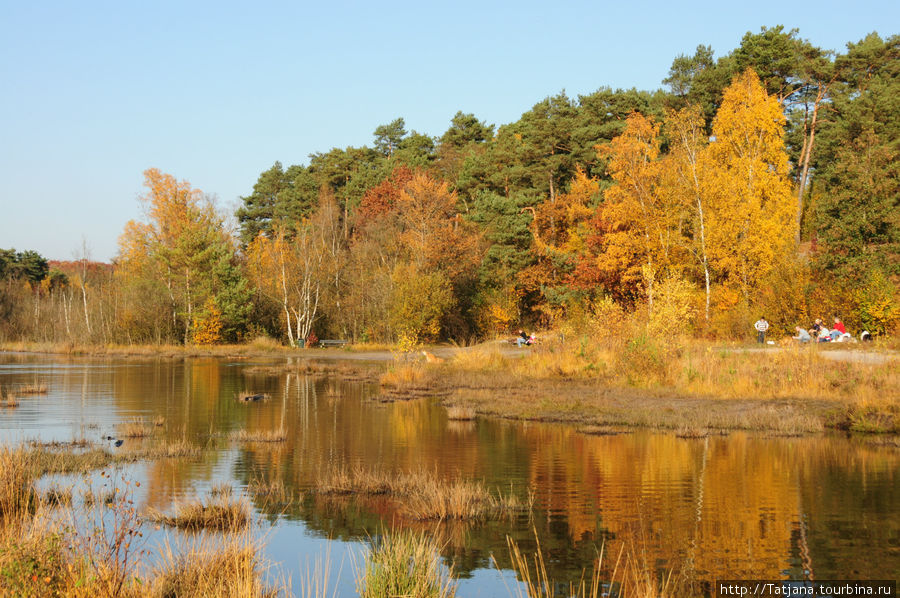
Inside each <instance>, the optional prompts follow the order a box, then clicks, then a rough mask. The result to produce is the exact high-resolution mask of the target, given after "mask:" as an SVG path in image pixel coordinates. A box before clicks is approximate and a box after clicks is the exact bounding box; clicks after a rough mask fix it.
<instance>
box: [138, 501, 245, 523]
mask: <svg viewBox="0 0 900 598" xmlns="http://www.w3.org/2000/svg"><path fill="white" fill-rule="evenodd" d="M146 518H147V520H148V521H152V522H154V523H160V524H163V525H167V526H169V527H175V528H179V529H187V530H215V531H223V532H236V531H241V530H243V529H244V528H246V527H247V526H249V525H250V505H248V504H247V502H246V501H245V500H241V499H237V500H235V499H232V498H231V496H230V495H229V496H224V497H222V496H220V497H218V498H213V499H212V500H210V501H208V502H203V501H200V500H193V501H190V502H186V503H181V504H179V505H177V506H176V508H175V513H174V514H171V515H168V514H166V513H162V512H161V511H157V510H156V509H150V510H149V511H148V512H147V516H146Z"/></svg>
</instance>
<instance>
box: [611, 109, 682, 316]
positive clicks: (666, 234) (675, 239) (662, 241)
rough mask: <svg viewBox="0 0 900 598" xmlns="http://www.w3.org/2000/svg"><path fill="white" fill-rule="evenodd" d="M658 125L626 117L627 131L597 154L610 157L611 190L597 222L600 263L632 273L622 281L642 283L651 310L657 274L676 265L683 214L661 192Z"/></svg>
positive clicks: (632, 116)
mask: <svg viewBox="0 0 900 598" xmlns="http://www.w3.org/2000/svg"><path fill="white" fill-rule="evenodd" d="M659 144H660V141H659V124H657V123H655V122H654V121H653V119H652V118H647V117H645V116H643V115H641V114H639V113H637V112H633V113H631V114H630V115H629V116H628V119H627V121H626V125H625V131H624V132H623V133H622V134H621V135H619V136H618V137H616V138H615V139H613V140H612V141H611V142H610V143H609V144H607V145H605V146H602V147H600V148H598V149H599V151H600V154H601V156H604V157H606V158H608V160H609V163H608V170H609V174H610V176H611V178H612V180H613V185H612V186H611V187H609V188H608V189H607V190H606V192H605V193H604V199H605V201H604V203H603V206H602V209H601V214H600V216H601V221H602V224H603V228H605V229H606V233H605V235H604V237H605V239H604V245H605V250H604V252H603V254H601V255H600V256H599V262H600V263H601V268H600V269H603V266H602V263H603V262H607V263H608V264H611V265H613V267H616V266H618V267H623V266H624V267H626V268H627V269H628V270H635V269H636V264H630V263H628V262H630V261H631V260H632V259H634V258H635V257H637V258H639V259H640V261H641V262H643V265H642V266H640V267H639V268H637V269H638V270H639V272H640V273H638V272H636V271H631V272H628V273H626V274H625V275H623V276H622V279H623V280H629V279H630V280H637V279H639V278H641V277H642V278H643V279H644V283H645V285H646V291H647V301H648V304H649V307H650V310H651V311H652V309H653V291H654V281H655V279H656V278H657V275H658V274H659V273H660V272H663V271H666V270H668V269H669V268H670V267H671V266H673V265H677V264H679V263H680V260H679V259H678V258H677V255H676V253H677V252H678V248H679V247H680V246H681V245H682V244H681V241H680V224H681V222H680V221H681V219H682V215H681V212H680V210H679V206H678V205H677V203H672V201H671V196H670V195H668V194H665V193H661V192H660V176H661V170H660V162H659V160H658V158H659Z"/></svg>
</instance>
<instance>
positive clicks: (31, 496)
mask: <svg viewBox="0 0 900 598" xmlns="http://www.w3.org/2000/svg"><path fill="white" fill-rule="evenodd" d="M35 479H36V477H35V466H34V457H33V455H32V453H31V452H30V451H28V450H25V449H22V448H15V449H13V448H9V447H6V446H0V523H2V524H10V523H12V522H14V521H16V520H19V519H21V518H23V517H25V516H28V515H30V514H32V513H34V511H35V509H36V507H37V504H38V502H39V499H38V495H37V492H35V489H34V482H35Z"/></svg>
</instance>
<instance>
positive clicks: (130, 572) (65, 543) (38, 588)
mask: <svg viewBox="0 0 900 598" xmlns="http://www.w3.org/2000/svg"><path fill="white" fill-rule="evenodd" d="M176 448H177V447H176ZM48 452H49V451H48V450H47V449H46V448H45V447H39V448H38V449H36V448H35V447H33V446H18V447H15V448H10V447H7V446H0V596H33V597H39V596H40V597H43V596H72V597H73V598H86V597H93V596H97V597H101V596H109V597H113V596H115V597H117V598H138V597H140V598H144V597H149V598H171V597H172V596H179V597H187V598H200V597H204V598H205V597H207V596H217V597H224V598H270V597H271V598H274V597H275V596H282V595H285V596H286V595H288V590H287V585H286V584H284V583H280V584H276V585H267V584H268V582H264V581H263V579H264V578H266V579H268V577H269V576H268V575H267V572H266V568H265V567H264V566H263V564H262V563H261V561H260V559H259V556H258V555H259V553H260V550H261V540H259V539H256V538H255V537H254V536H253V535H252V534H251V533H249V532H246V533H241V534H226V535H224V536H220V537H217V538H216V540H215V541H209V540H207V539H202V537H201V541H200V542H195V543H193V544H191V545H190V546H189V547H187V549H185V550H181V547H180V546H179V548H178V549H177V550H176V549H172V548H171V546H169V545H168V543H167V544H166V546H165V550H164V551H163V555H162V558H161V559H156V562H157V563H158V564H157V566H156V567H155V568H153V569H149V568H144V569H141V566H142V564H144V563H145V562H146V561H145V559H144V557H145V556H146V555H147V553H146V551H145V550H144V549H143V548H142V546H143V542H144V529H143V528H142V520H141V518H140V517H139V516H138V514H137V512H136V510H135V508H134V505H133V501H132V499H131V490H130V488H131V482H130V481H128V480H125V479H124V477H123V478H122V479H121V480H118V479H114V477H115V476H110V475H104V476H103V477H104V478H106V481H105V482H104V485H103V487H101V488H100V489H98V490H96V491H95V490H93V489H92V488H89V489H88V490H87V493H86V495H85V496H84V501H83V504H82V505H80V506H79V507H78V509H77V513H76V510H75V507H73V505H72V489H71V488H59V487H58V486H51V487H50V488H48V489H47V490H46V491H44V492H43V494H42V495H41V494H39V493H38V492H37V491H36V490H35V482H36V481H37V479H38V477H39V475H40V472H42V471H44V470H47V469H51V470H53V469H55V470H59V469H67V468H69V467H71V466H72V465H71V463H70V462H69V463H68V464H67V465H60V461H53V462H52V463H51V465H49V466H48V465H47V462H46V461H47V459H48V458H50V457H48V456H47V455H48ZM135 485H137V484H136V483H135ZM100 507H102V510H103V514H102V515H100V514H99V511H94V509H98V508H100ZM60 509H62V510H63V511H62V513H58V512H57V513H56V514H55V515H54V514H52V511H57V510H60ZM51 510H52V511H51ZM232 510H233V512H234V513H236V515H235V514H232V515H222V514H219V515H218V517H216V518H213V519H214V520H217V521H219V522H222V521H226V522H228V525H227V526H225V527H226V531H227V530H229V529H234V528H235V527H237V528H238V529H242V530H246V529H247V525H246V524H240V519H241V517H242V515H241V512H242V508H241V507H238V508H233V509H232ZM92 513H93V515H92ZM243 516H244V517H245V518H246V519H249V508H248V507H246V503H244V508H243ZM196 519H198V518H195V520H196ZM200 519H203V518H200ZM206 519H207V520H209V519H210V518H209V517H206ZM67 522H71V523H67ZM235 522H237V523H238V525H235ZM214 527H215V526H214ZM222 527H223V526H222V525H221V524H219V525H218V527H217V528H216V529H222Z"/></svg>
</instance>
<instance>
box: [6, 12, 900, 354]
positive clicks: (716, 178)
mask: <svg viewBox="0 0 900 598" xmlns="http://www.w3.org/2000/svg"><path fill="white" fill-rule="evenodd" d="M663 83H664V84H665V85H666V86H667V87H668V90H667V91H662V90H659V91H656V92H645V91H638V90H634V89H632V90H611V89H608V88H602V89H600V90H598V91H596V92H594V93H592V94H589V95H584V96H579V97H577V98H569V97H568V96H566V95H565V94H564V93H563V94H560V95H557V96H554V97H550V98H547V99H545V100H543V101H541V102H539V103H538V104H536V105H535V106H534V107H533V108H532V109H531V110H530V111H528V112H526V113H525V114H523V115H522V117H521V118H520V119H519V120H518V121H516V122H514V123H510V124H507V125H503V126H500V127H495V126H494V125H491V124H487V123H485V122H483V121H481V120H479V119H478V118H477V117H476V116H474V115H472V114H464V113H462V112H459V113H457V114H456V115H455V116H454V117H453V118H452V120H451V123H450V126H449V128H448V129H447V131H446V132H445V133H443V135H441V136H439V137H432V136H429V135H426V134H423V133H419V132H416V131H407V130H406V126H405V123H404V121H403V119H402V118H399V119H397V120H395V121H393V122H391V123H389V124H386V125H383V126H380V127H378V128H377V129H376V130H375V131H374V143H373V145H372V147H368V146H364V147H360V148H355V147H349V148H346V149H337V148H335V149H332V150H331V151H329V152H327V153H317V154H314V155H312V156H310V161H309V164H308V165H292V166H289V167H287V168H285V167H283V166H282V165H281V164H280V163H276V164H275V165H274V166H273V167H272V168H271V169H269V170H267V171H265V172H263V173H261V174H260V176H259V179H258V181H257V183H256V184H255V185H254V187H253V190H252V192H251V193H250V194H248V195H247V196H246V197H243V198H241V199H242V205H241V206H240V208H239V209H238V210H237V213H236V214H235V216H236V220H237V225H238V228H237V229H236V230H229V229H228V228H227V226H226V222H227V221H228V219H226V218H225V217H224V216H223V215H222V214H219V213H217V211H216V210H215V208H214V206H213V204H212V202H211V201H210V200H209V199H208V198H206V197H205V196H204V195H203V194H202V193H201V192H199V191H198V190H195V189H193V188H191V186H190V184H188V183H187V182H185V181H180V182H179V181H177V180H176V179H175V178H174V177H172V176H170V175H166V174H164V173H160V172H158V171H156V170H148V171H147V172H146V173H145V177H146V186H147V192H146V194H145V195H144V196H143V202H144V204H145V207H146V212H145V213H146V218H145V220H144V221H143V222H138V223H135V222H132V223H129V225H128V226H127V227H126V230H125V231H124V233H123V234H122V237H121V240H120V254H119V256H118V258H117V260H116V268H115V271H114V272H106V271H103V272H101V271H95V272H92V273H88V272H87V271H83V272H82V274H78V272H76V271H75V270H77V268H74V269H73V268H71V267H70V268H69V272H67V276H68V282H65V283H60V284H57V285H53V284H50V283H47V284H45V283H44V282H36V281H35V280H32V281H31V285H30V286H31V287H32V289H31V291H30V292H29V293H25V291H24V289H23V287H22V285H19V286H18V287H16V284H14V283H11V282H10V281H11V280H14V279H16V280H22V279H23V276H22V274H21V273H20V272H19V273H16V272H14V273H12V274H9V273H7V274H6V275H5V278H6V280H7V282H6V283H5V284H6V287H5V289H6V290H5V293H6V298H5V299H4V300H3V301H4V303H2V305H6V306H10V305H12V306H19V309H20V311H21V313H19V314H18V316H16V317H8V318H6V322H5V324H4V330H3V332H4V334H5V335H6V336H8V337H28V338H35V337H36V336H39V335H41V334H44V335H50V336H53V337H54V338H57V339H58V338H63V337H72V336H76V335H77V336H78V338H81V339H84V338H86V337H85V336H84V335H85V334H87V337H89V338H91V339H93V340H95V341H105V342H171V341H178V342H185V343H190V342H196V343H205V342H218V341H238V340H242V339H245V338H248V337H252V336H256V335H259V334H268V335H272V336H278V337H281V338H283V339H285V340H286V341H290V342H297V340H298V339H306V338H308V337H309V336H310V335H313V334H314V335H317V336H319V337H326V336H328V337H341V338H350V339H354V340H368V341H391V342H394V341H401V342H402V343H403V344H415V343H417V342H420V341H423V340H435V339H439V338H451V339H455V340H466V339H469V338H475V337H481V336H487V335H491V334H495V333H497V332H505V331H507V330H509V329H510V328H511V327H515V326H520V325H542V326H553V325H558V324H559V323H560V322H561V321H563V320H569V321H572V320H577V319H578V318H583V317H591V318H595V319H596V318H600V319H603V318H623V317H634V315H635V314H636V315H637V316H636V317H640V318H643V319H644V320H645V321H646V323H647V325H648V326H649V327H650V328H651V329H652V330H653V331H655V332H657V333H660V334H666V333H668V332H676V331H677V332H694V333H698V334H706V335H711V336H734V335H736V334H745V333H746V330H747V329H749V326H750V323H752V321H753V320H755V319H756V318H758V317H759V315H765V316H766V317H767V318H768V319H769V320H770V322H773V323H774V324H775V325H776V326H777V327H780V328H782V329H783V330H789V329H791V328H792V327H793V325H795V324H806V323H808V322H809V321H810V320H811V318H813V317H817V316H818V317H823V318H827V317H830V316H831V315H839V316H840V317H842V319H844V321H845V322H846V323H847V324H848V325H850V326H851V327H856V328H867V329H869V330H870V331H872V332H873V333H885V332H888V331H890V330H891V329H892V328H893V327H895V326H896V325H897V323H898V321H900V307H898V300H897V292H896V284H897V282H898V280H900V258H898V255H900V252H898V246H900V222H898V220H900V209H898V202H900V166H898V164H900V162H898V160H897V157H898V151H900V146H898V144H900V141H898V140H900V135H898V129H900V102H898V98H900V36H896V35H895V36H892V37H889V38H887V39H883V38H881V37H879V36H878V35H877V34H874V33H873V34H871V35H869V36H867V37H866V38H865V39H863V40H860V41H859V42H856V43H850V44H848V45H847V49H846V51H845V52H844V53H841V54H833V53H830V52H827V51H824V50H822V49H820V48H817V47H815V46H813V45H812V44H810V43H809V42H808V41H806V40H804V39H802V38H801V37H800V35H799V33H798V32H797V31H796V30H793V31H785V30H784V29H783V28H782V27H774V28H771V29H767V28H764V29H762V30H761V31H760V32H759V33H747V34H746V35H745V36H744V38H743V39H742V40H741V44H740V46H739V47H738V48H736V49H735V50H733V51H732V52H731V53H729V54H727V55H725V56H722V57H720V58H718V59H716V58H715V57H714V55H713V51H712V49H711V48H709V47H707V46H699V47H698V48H697V50H696V52H695V53H694V54H693V55H692V56H679V57H677V58H676V59H675V60H674V61H673V63H672V67H671V69H670V72H669V76H668V77H667V78H666V79H665V80H664V81H663ZM17 272H18V271H17ZM45 278H46V276H45V277H44V278H40V279H39V280H40V281H43V280H44V279H45ZM35 285H37V286H35ZM38 286H39V287H40V289H38V288H37V287H38ZM17 288H18V290H16V289H17ZM73 288H74V289H75V290H77V291H78V293H75V292H74V291H73ZM11 293H12V295H11ZM16 293H18V294H16ZM67 293H68V295H67ZM79 294H80V297H81V299H82V304H83V305H82V308H83V309H82V311H83V312H84V313H83V316H82V317H81V320H83V322H82V323H79V324H78V326H79V328H77V331H74V332H73V327H74V326H75V324H74V320H73V318H72V316H71V313H72V302H73V301H74V298H75V297H76V296H78V295H79ZM11 296H14V298H15V300H10V297H11ZM66 297H69V299H66ZM92 297H93V299H92ZM29 301H31V302H32V303H35V304H40V305H41V306H42V307H40V309H37V308H34V306H33V305H31V304H29ZM67 301H68V303H67ZM26 304H28V307H27V308H26V307H25V306H26ZM98 306H105V307H102V308H101V307H98ZM45 308H46V310H47V312H46V313H47V314H48V315H47V318H50V319H48V320H47V321H46V322H44V323H42V324H35V325H34V326H32V327H31V328H29V327H28V326H26V325H25V324H24V323H23V322H24V321H25V320H29V319H30V320H31V321H35V322H37V320H38V319H39V316H38V315H35V314H39V313H44V312H43V311H41V310H43V309H45ZM4 309H11V308H9V307H7V308H4ZM92 310H93V313H94V315H92ZM51 312H52V313H54V314H56V315H55V316H53V317H51V316H50V315H49V314H50V313H51ZM10 313H11V312H10ZM29 314H30V315H29ZM54 318H55V319H54ZM92 320H93V322H94V323H96V325H95V324H94V323H92ZM61 321H64V322H65V323H66V327H65V328H66V330H67V333H66V334H63V333H62V332H61V331H62V330H63V327H62V326H60V325H59V323H60V322H61ZM99 322H109V323H108V324H106V325H100V324H99ZM48 324H49V325H48ZM48 331H50V332H48ZM98 335H99V336H98Z"/></svg>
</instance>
